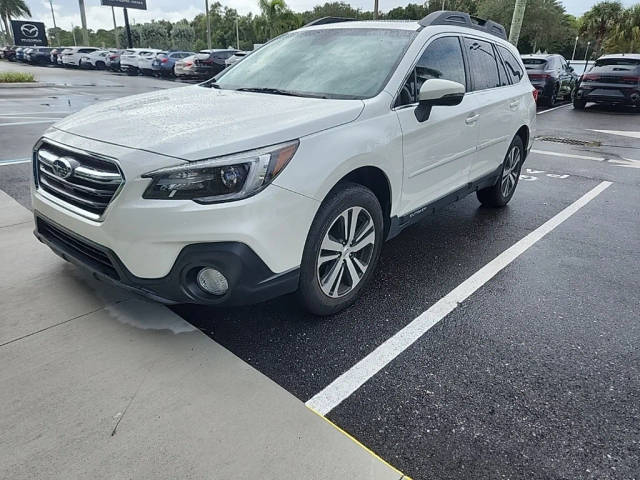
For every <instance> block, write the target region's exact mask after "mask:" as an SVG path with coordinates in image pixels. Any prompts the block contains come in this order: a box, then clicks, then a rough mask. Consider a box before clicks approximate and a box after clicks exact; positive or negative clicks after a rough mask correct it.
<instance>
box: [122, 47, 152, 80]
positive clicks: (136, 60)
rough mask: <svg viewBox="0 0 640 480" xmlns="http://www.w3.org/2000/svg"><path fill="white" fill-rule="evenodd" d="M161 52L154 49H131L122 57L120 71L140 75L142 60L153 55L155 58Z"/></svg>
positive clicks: (123, 53)
mask: <svg viewBox="0 0 640 480" xmlns="http://www.w3.org/2000/svg"><path fill="white" fill-rule="evenodd" d="M160 51H161V50H157V49H154V48H130V49H128V50H125V51H124V52H122V54H121V55H120V70H122V71H123V72H126V73H128V74H131V75H137V74H138V73H140V59H141V58H144V57H145V56H147V55H152V54H153V56H154V57H155V55H156V54H158V53H159V52H160ZM152 61H153V59H152ZM149 68H150V67H149Z"/></svg>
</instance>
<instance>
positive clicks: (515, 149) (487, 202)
mask: <svg viewBox="0 0 640 480" xmlns="http://www.w3.org/2000/svg"><path fill="white" fill-rule="evenodd" d="M523 162H524V145H523V143H522V139H521V138H520V136H519V135H516V136H515V138H514V139H513V140H512V141H511V145H509V149H508V150H507V155H506V156H505V157H504V162H502V170H501V171H500V178H499V179H498V181H497V182H496V183H495V185H493V186H491V187H487V188H483V189H482V190H478V192H477V193H476V195H477V196H478V200H480V203H481V204H482V205H484V206H485V207H493V208H499V207H504V206H505V205H506V204H507V203H509V200H511V197H513V194H514V192H515V191H516V187H517V186H518V180H519V179H520V170H521V169H522V163H523Z"/></svg>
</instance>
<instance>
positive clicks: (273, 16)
mask: <svg viewBox="0 0 640 480" xmlns="http://www.w3.org/2000/svg"><path fill="white" fill-rule="evenodd" d="M0 1H1V0H0ZM258 7H260V11H261V12H262V15H264V16H265V18H266V19H267V23H268V25H269V27H268V28H269V36H270V37H273V31H274V28H273V27H274V23H275V22H277V21H278V17H280V16H281V15H282V14H283V13H284V12H285V11H286V10H287V4H286V3H285V2H284V0H258Z"/></svg>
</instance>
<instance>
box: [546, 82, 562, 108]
mask: <svg viewBox="0 0 640 480" xmlns="http://www.w3.org/2000/svg"><path fill="white" fill-rule="evenodd" d="M559 90H560V89H559V86H558V85H557V84H556V85H555V86H554V87H553V91H552V92H551V96H550V97H548V98H545V102H544V103H545V106H547V107H555V106H556V104H557V103H558V91H559Z"/></svg>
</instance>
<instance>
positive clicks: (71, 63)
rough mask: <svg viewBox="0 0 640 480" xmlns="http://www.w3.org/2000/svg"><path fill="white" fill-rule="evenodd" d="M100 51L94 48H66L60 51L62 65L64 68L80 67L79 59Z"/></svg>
mask: <svg viewBox="0 0 640 480" xmlns="http://www.w3.org/2000/svg"><path fill="white" fill-rule="evenodd" d="M98 50H100V49H99V48H95V47H68V48H65V49H64V50H63V51H62V65H64V66H65V67H78V66H80V58H82V57H84V56H86V55H87V54H89V53H93V52H96V51H98Z"/></svg>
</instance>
